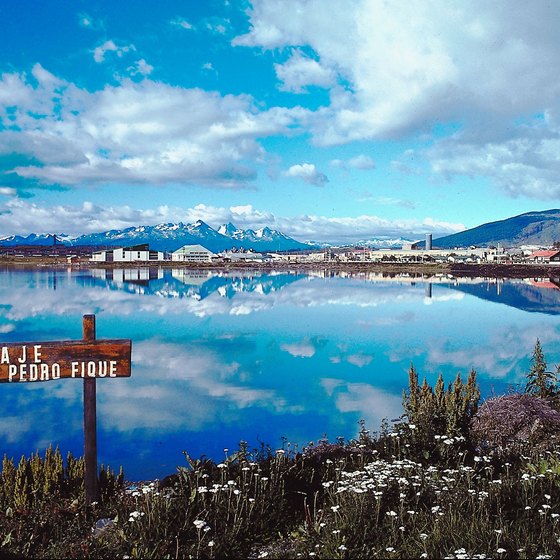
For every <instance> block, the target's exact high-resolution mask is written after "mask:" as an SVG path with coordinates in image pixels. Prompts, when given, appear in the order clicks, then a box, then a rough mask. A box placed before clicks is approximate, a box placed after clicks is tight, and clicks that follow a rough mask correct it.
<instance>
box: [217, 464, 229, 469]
mask: <svg viewBox="0 0 560 560" xmlns="http://www.w3.org/2000/svg"><path fill="white" fill-rule="evenodd" d="M216 466H217V467H218V468H219V469H225V468H227V465H226V464H225V463H220V464H219V465H216Z"/></svg>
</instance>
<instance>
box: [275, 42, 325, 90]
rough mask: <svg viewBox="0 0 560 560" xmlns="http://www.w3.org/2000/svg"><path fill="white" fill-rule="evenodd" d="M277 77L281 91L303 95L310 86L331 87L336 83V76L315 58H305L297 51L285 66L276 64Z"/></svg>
mask: <svg viewBox="0 0 560 560" xmlns="http://www.w3.org/2000/svg"><path fill="white" fill-rule="evenodd" d="M274 69H275V71H276V75H277V76H278V78H279V80H280V81H281V85H280V89H282V90H285V91H291V92H294V93H303V92H305V91H307V88H308V87H309V86H318V87H323V88H326V87H329V86H331V85H333V84H334V83H335V81H336V74H335V73H334V71H333V70H332V69H330V68H325V67H323V66H322V65H321V63H320V62H319V61H317V60H315V59H313V58H310V57H308V56H305V55H304V54H303V53H302V52H301V50H299V49H295V50H294V51H293V53H292V55H291V57H290V58H289V59H288V61H287V62H285V63H283V64H275V65H274Z"/></svg>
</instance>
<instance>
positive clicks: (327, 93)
mask: <svg viewBox="0 0 560 560" xmlns="http://www.w3.org/2000/svg"><path fill="white" fill-rule="evenodd" d="M558 21H560V2H554V1H553V2H549V1H544V0H535V1H533V2H526V1H519V0H503V1H502V0H494V1H492V2H488V1H487V0H480V1H479V0H460V1H459V0H457V1H453V0H393V1H384V0H344V2H341V1H340V0H206V1H203V2H202V1H199V0H157V1H156V0H135V1H134V2H130V1H129V0H111V1H107V0H18V1H17V2H10V1H8V0H0V237H1V236H4V235H11V234H19V235H26V234H29V233H31V232H34V233H53V232H54V233H65V234H69V235H78V234H82V233H92V232H99V231H105V230H108V229H115V228H124V227H130V226H139V225H154V224H158V223H163V222H181V221H182V222H185V223H192V222H194V221H196V220H198V219H201V220H204V221H205V222H207V223H208V224H209V225H210V226H212V227H216V228H217V227H218V226H219V225H220V224H222V223H227V222H232V223H233V224H235V225H236V226H237V227H239V228H243V229H247V228H252V229H258V228H260V227H264V226H268V227H272V228H274V229H279V230H281V231H283V232H284V233H286V234H287V235H290V236H292V237H294V238H296V239H298V240H300V241H322V242H341V243H342V242H355V241H358V240H364V239H371V238H391V239H394V238H399V237H403V238H407V239H419V238H423V236H424V234H425V233H432V234H433V235H434V237H438V236H441V235H446V234H449V233H454V232H457V231H461V230H463V229H465V228H471V227H475V226H477V225H480V224H482V223H486V222H490V221H494V220H499V219H505V218H508V217H510V216H514V215H517V214H522V213H524V212H528V211H534V210H547V209H550V208H558V207H560V95H559V94H560V70H559V69H560V35H559V34H558V31H557V23H558Z"/></svg>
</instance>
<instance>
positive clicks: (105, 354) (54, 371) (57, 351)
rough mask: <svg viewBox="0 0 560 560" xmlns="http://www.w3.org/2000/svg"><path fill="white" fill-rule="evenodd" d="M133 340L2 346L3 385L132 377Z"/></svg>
mask: <svg viewBox="0 0 560 560" xmlns="http://www.w3.org/2000/svg"><path fill="white" fill-rule="evenodd" d="M131 347H132V344H131V342H130V340H94V341H71V340H69V341H61V342H17V343H11V344H1V343H0V383H21V382H36V381H51V380H54V379H67V378H68V379H72V378H73V379H89V378H103V377H130V354H131Z"/></svg>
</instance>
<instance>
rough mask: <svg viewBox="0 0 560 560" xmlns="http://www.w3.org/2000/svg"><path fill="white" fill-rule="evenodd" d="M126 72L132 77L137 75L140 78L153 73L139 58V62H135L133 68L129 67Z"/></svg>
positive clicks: (152, 69)
mask: <svg viewBox="0 0 560 560" xmlns="http://www.w3.org/2000/svg"><path fill="white" fill-rule="evenodd" d="M128 71H129V72H130V74H131V75H133V76H134V75H137V74H140V75H141V76H149V75H150V74H151V73H152V72H153V71H154V67H153V66H152V65H151V64H148V63H147V62H146V61H145V60H144V59H143V58H141V59H140V60H137V61H136V62H135V63H134V65H133V66H130V67H129V68H128Z"/></svg>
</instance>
